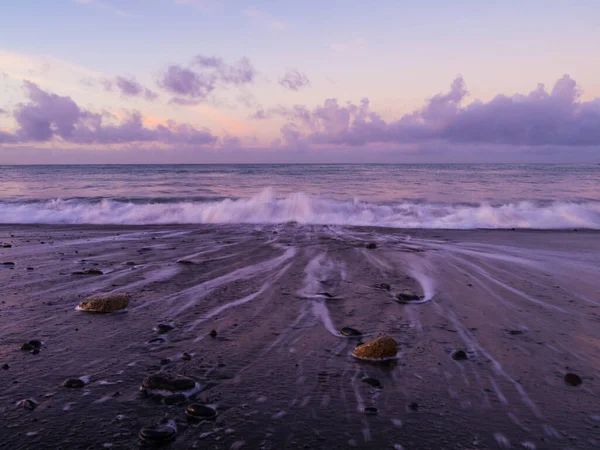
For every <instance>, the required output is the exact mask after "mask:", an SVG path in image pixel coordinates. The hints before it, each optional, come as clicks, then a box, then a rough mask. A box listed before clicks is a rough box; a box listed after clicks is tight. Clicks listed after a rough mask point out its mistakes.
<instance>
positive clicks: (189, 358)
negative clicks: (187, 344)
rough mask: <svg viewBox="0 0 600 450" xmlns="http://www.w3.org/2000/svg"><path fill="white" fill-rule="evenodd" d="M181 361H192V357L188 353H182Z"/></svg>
mask: <svg viewBox="0 0 600 450" xmlns="http://www.w3.org/2000/svg"><path fill="white" fill-rule="evenodd" d="M181 359H183V360H184V361H189V360H191V359H192V356H191V355H190V354H189V353H188V352H183V353H182V354H181Z"/></svg>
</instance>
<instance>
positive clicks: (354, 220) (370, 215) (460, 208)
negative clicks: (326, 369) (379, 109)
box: [0, 189, 600, 229]
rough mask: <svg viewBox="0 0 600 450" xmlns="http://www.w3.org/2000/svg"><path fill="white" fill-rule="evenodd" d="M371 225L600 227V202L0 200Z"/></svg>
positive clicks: (178, 219) (77, 218) (212, 218)
mask: <svg viewBox="0 0 600 450" xmlns="http://www.w3.org/2000/svg"><path fill="white" fill-rule="evenodd" d="M285 222H298V223H300V224H320V225H366V226H380V227H391V228H447V229H453V228H455V229H469V228H535V229H561V228H573V227H576V228H589V229H600V202H585V203H575V202H554V203H549V204H542V203H536V202H531V201H521V202H515V203H506V204H502V205H492V204H485V203H483V204H477V205H464V204H440V203H415V202H399V203H394V204H375V203H367V202H361V201H357V200H354V201H340V200H330V199H325V198H320V197H310V196H308V195H306V194H304V193H301V192H300V193H293V194H290V195H288V196H285V197H277V196H276V195H275V193H274V191H272V190H270V189H267V190H265V191H263V192H261V193H260V194H258V195H256V196H254V197H250V198H245V199H225V200H218V201H203V202H197V201H182V200H177V201H176V202H172V203H165V201H164V199H163V200H161V201H157V202H153V201H151V200H148V201H147V202H146V203H139V202H135V203H134V202H130V201H123V200H114V199H102V200H100V201H97V200H96V201H94V200H90V199H67V200H61V199H57V200H45V201H35V202H31V201H30V202H15V201H10V202H0V223H5V224H6V223H21V224H114V225H151V224H219V223H222V224H225V223H226V224H232V223H270V224H272V223H285Z"/></svg>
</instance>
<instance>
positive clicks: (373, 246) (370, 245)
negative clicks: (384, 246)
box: [365, 242, 377, 250]
mask: <svg viewBox="0 0 600 450" xmlns="http://www.w3.org/2000/svg"><path fill="white" fill-rule="evenodd" d="M365 248H368V249H369V250H374V249H376V248H377V244H376V243H375V242H369V243H368V244H367V245H365Z"/></svg>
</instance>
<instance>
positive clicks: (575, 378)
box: [564, 373, 583, 386]
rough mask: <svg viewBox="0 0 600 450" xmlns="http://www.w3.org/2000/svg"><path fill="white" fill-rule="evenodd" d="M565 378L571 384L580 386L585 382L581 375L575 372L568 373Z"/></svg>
mask: <svg viewBox="0 0 600 450" xmlns="http://www.w3.org/2000/svg"><path fill="white" fill-rule="evenodd" d="M564 380H565V383H567V384H568V385H569V386H579V385H580V384H581V383H582V382H583V381H582V380H581V377H580V376H579V375H577V374H575V373H567V374H566V375H565V378H564Z"/></svg>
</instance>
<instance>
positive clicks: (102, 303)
mask: <svg viewBox="0 0 600 450" xmlns="http://www.w3.org/2000/svg"><path fill="white" fill-rule="evenodd" d="M127 305H129V295H128V294H96V295H92V296H90V297H87V298H86V299H84V300H83V301H82V302H81V303H80V304H79V308H80V309H83V310H84V311H90V312H111V311H119V310H121V309H125V308H127Z"/></svg>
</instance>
